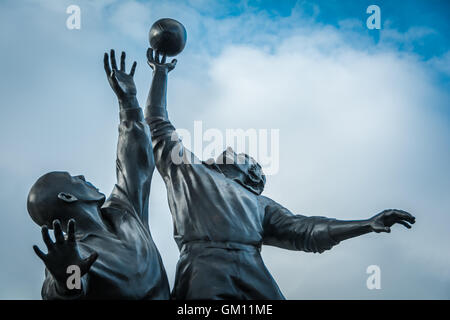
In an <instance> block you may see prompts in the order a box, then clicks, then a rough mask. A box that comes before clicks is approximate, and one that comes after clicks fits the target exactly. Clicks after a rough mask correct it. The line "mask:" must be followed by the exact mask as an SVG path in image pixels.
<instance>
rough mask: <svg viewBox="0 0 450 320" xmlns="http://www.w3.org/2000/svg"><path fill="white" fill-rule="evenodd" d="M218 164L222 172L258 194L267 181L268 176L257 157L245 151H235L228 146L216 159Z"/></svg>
mask: <svg viewBox="0 0 450 320" xmlns="http://www.w3.org/2000/svg"><path fill="white" fill-rule="evenodd" d="M216 164H217V165H218V166H219V168H220V169H221V170H222V172H223V173H224V174H225V176H227V177H228V178H230V179H233V180H235V181H237V182H239V183H240V184H241V185H243V186H244V187H245V188H247V189H250V190H251V191H252V192H254V193H256V194H261V193H262V191H263V189H264V185H265V183H266V177H265V175H264V173H263V171H262V169H261V166H260V165H259V164H258V162H256V160H255V159H253V158H252V157H250V156H248V155H247V154H245V153H239V154H237V153H235V152H234V151H233V149H231V148H227V149H226V150H225V151H224V152H223V153H222V154H221V155H220V156H219V157H218V158H217V160H216Z"/></svg>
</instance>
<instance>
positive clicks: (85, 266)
mask: <svg viewBox="0 0 450 320" xmlns="http://www.w3.org/2000/svg"><path fill="white" fill-rule="evenodd" d="M97 258H98V253H97V252H96V251H94V252H92V253H91V255H90V256H89V257H87V258H86V259H84V260H83V271H84V273H86V272H88V271H89V269H90V268H91V266H92V265H93V264H94V262H95V260H97Z"/></svg>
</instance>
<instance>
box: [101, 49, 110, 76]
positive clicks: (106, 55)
mask: <svg viewBox="0 0 450 320" xmlns="http://www.w3.org/2000/svg"><path fill="white" fill-rule="evenodd" d="M108 59H109V57H108V54H107V53H106V52H105V55H104V57H103V65H104V67H105V72H106V76H108V77H109V76H110V75H111V68H110V67H109V61H108Z"/></svg>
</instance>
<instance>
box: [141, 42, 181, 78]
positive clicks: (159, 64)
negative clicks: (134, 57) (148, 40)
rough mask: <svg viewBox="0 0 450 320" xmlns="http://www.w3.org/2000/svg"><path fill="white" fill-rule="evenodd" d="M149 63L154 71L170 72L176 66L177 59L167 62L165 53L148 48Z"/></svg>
mask: <svg viewBox="0 0 450 320" xmlns="http://www.w3.org/2000/svg"><path fill="white" fill-rule="evenodd" d="M147 63H148V65H149V66H150V67H151V68H152V69H153V71H157V70H164V71H167V72H170V71H172V70H173V69H174V68H175V66H176V64H177V59H173V60H172V62H169V63H166V55H165V54H163V55H162V54H161V53H160V52H159V51H155V52H154V51H153V49H152V48H148V50H147Z"/></svg>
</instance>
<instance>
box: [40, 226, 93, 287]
mask: <svg viewBox="0 0 450 320" xmlns="http://www.w3.org/2000/svg"><path fill="white" fill-rule="evenodd" d="M53 230H54V235H55V241H56V242H53V241H52V240H51V238H50V235H49V234H48V227H47V226H45V225H44V226H43V227H42V239H43V240H44V243H45V245H46V246H47V250H48V253H47V254H45V253H43V252H42V251H41V250H40V249H39V247H38V246H36V245H34V246H33V249H34V252H35V253H36V255H37V256H38V257H39V258H40V259H41V260H42V261H43V262H44V264H45V266H46V267H47V269H48V271H50V273H51V274H52V276H53V277H54V278H55V280H57V281H58V282H59V283H63V284H65V283H66V280H67V277H68V276H69V275H68V274H67V267H68V266H70V265H76V266H78V267H79V268H80V273H81V276H83V275H85V274H86V273H87V272H88V271H89V269H90V268H91V266H92V264H93V263H94V262H95V260H97V258H98V254H97V252H93V253H92V254H91V255H90V256H89V257H87V258H86V259H83V258H81V256H80V251H79V249H78V244H77V242H76V240H75V220H73V219H71V220H70V221H69V223H68V224H67V239H65V238H64V234H63V232H62V230H61V224H60V222H59V220H54V221H53Z"/></svg>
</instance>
